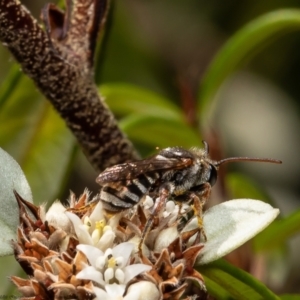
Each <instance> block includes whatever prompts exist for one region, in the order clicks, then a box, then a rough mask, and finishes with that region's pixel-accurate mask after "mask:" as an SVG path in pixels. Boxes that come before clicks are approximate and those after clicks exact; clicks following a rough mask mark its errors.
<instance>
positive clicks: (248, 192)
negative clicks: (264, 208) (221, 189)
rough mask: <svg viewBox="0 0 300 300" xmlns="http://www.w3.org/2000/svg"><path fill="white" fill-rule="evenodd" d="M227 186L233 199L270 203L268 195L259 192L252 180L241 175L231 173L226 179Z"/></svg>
mask: <svg viewBox="0 0 300 300" xmlns="http://www.w3.org/2000/svg"><path fill="white" fill-rule="evenodd" d="M225 183H226V186H227V187H228V188H229V190H230V195H231V197H232V198H233V199H236V198H251V199H259V200H262V201H265V202H268V203H269V202H270V201H268V200H269V199H268V197H267V195H265V194H264V193H263V192H262V191H260V190H259V188H258V186H257V185H256V184H255V182H253V181H252V180H251V179H250V178H248V177H246V176H245V175H243V174H240V173H229V174H227V175H226V177H225Z"/></svg>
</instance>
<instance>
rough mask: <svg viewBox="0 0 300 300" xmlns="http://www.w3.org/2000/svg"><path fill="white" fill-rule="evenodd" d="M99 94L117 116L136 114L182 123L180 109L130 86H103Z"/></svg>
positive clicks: (147, 92) (149, 92)
mask: <svg viewBox="0 0 300 300" xmlns="http://www.w3.org/2000/svg"><path fill="white" fill-rule="evenodd" d="M100 93H101V94H102V95H103V96H104V97H105V101H106V103H107V104H108V106H109V107H110V109H111V110H112V111H113V112H114V114H115V115H117V116H124V115H127V114H132V113H138V114H143V115H151V116H156V117H165V118H168V119H174V120H177V121H182V122H183V121H184V116H183V114H182V113H181V111H180V109H179V108H178V107H177V106H175V105H174V104H173V103H172V102H171V101H169V100H168V99H165V98H164V97H162V96H160V95H158V94H156V93H154V92H152V91H149V90H147V89H143V88H140V87H137V86H134V85H131V84H124V83H119V84H105V85H102V86H101V87H100Z"/></svg>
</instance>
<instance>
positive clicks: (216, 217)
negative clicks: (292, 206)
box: [197, 199, 279, 264]
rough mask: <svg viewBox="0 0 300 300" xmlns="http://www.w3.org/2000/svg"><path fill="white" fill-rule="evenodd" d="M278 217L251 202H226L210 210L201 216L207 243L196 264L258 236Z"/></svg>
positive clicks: (274, 211)
mask: <svg viewBox="0 0 300 300" xmlns="http://www.w3.org/2000/svg"><path fill="white" fill-rule="evenodd" d="M278 214H279V210H278V209H275V208H273V207H272V206H271V205H269V204H267V203H265V202H262V201H259V200H252V199H237V200H231V201H226V202H224V203H221V204H219V205H216V206H213V207H211V208H210V209H209V210H207V212H205V214H204V216H203V223H204V230H205V233H206V236H207V242H206V243H205V245H204V248H203V250H202V251H201V252H200V255H199V257H198V261H197V262H198V263H199V264H207V263H209V262H211V261H214V260H216V259H218V258H220V257H222V256H224V255H226V254H228V253H229V252H231V251H232V250H234V249H235V248H237V247H239V246H240V245H242V244H244V243H245V242H246V241H248V240H249V239H251V238H252V237H253V236H255V235H256V234H258V233H259V232H260V231H262V230H263V229H264V228H266V227H267V226H268V225H269V224H270V223H271V222H272V221H273V220H274V219H275V218H276V217H277V216H278Z"/></svg>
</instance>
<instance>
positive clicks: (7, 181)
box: [0, 148, 32, 256]
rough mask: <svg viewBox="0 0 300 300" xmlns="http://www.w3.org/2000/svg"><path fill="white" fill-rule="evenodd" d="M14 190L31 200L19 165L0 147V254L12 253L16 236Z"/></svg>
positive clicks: (16, 206)
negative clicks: (12, 242) (12, 241)
mask: <svg viewBox="0 0 300 300" xmlns="http://www.w3.org/2000/svg"><path fill="white" fill-rule="evenodd" d="M14 190H16V191H17V192H18V194H20V195H21V196H22V197H23V198H25V199H28V201H31V202H32V194H31V190H30V187H29V185H28V182H27V180H26V178H25V175H24V173H23V171H22V170H21V167H20V166H19V164H18V163H17V162H16V161H15V160H14V159H13V158H12V157H11V156H10V155H9V154H8V153H7V152H5V151H4V150H2V149H1V148H0V191H1V193H0V203H1V209H0V240H1V243H0V256H3V255H10V254H13V250H12V246H11V240H13V239H16V237H17V227H18V225H19V207H18V204H17V201H16V198H15V195H14V193H13V191H14Z"/></svg>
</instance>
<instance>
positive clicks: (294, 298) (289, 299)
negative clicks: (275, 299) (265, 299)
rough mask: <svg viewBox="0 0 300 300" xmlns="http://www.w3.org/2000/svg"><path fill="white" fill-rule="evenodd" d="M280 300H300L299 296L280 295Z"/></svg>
mask: <svg viewBox="0 0 300 300" xmlns="http://www.w3.org/2000/svg"><path fill="white" fill-rule="evenodd" d="M280 299H282V300H299V299H300V294H285V295H280Z"/></svg>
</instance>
